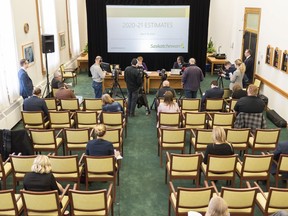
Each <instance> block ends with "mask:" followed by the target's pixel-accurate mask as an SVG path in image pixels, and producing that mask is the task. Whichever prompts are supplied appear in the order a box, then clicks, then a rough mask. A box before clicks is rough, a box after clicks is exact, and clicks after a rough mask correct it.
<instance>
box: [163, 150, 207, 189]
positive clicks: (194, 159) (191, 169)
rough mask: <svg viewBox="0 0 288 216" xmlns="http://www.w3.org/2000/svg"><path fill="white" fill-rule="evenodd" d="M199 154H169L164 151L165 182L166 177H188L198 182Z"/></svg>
mask: <svg viewBox="0 0 288 216" xmlns="http://www.w3.org/2000/svg"><path fill="white" fill-rule="evenodd" d="M201 161H202V156H201V154H170V153H169V152H166V171H165V184H167V179H168V178H169V181H172V180H174V179H189V180H193V181H195V182H196V187H199V184H200V164H201Z"/></svg>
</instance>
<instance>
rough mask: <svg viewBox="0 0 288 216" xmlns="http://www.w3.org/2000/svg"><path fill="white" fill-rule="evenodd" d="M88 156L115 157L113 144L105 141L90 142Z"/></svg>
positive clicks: (87, 148)
mask: <svg viewBox="0 0 288 216" xmlns="http://www.w3.org/2000/svg"><path fill="white" fill-rule="evenodd" d="M86 155H91V156H108V155H114V148H113V144H112V143H111V142H109V141H107V140H103V139H94V140H90V141H89V142H88V143H87V146H86Z"/></svg>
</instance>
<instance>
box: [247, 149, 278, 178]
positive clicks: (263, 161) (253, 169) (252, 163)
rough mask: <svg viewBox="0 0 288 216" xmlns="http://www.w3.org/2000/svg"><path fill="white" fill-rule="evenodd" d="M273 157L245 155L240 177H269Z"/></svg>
mask: <svg viewBox="0 0 288 216" xmlns="http://www.w3.org/2000/svg"><path fill="white" fill-rule="evenodd" d="M272 157H273V155H249V154H245V155H244V159H243V167H242V175H241V176H243V173H244V172H246V173H247V174H249V173H250V174H251V175H252V174H255V175H257V174H261V175H262V176H263V175H266V176H267V175H269V170H270V167H271V163H272V159H273V158H272Z"/></svg>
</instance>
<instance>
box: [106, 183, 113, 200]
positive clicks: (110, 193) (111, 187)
mask: <svg viewBox="0 0 288 216" xmlns="http://www.w3.org/2000/svg"><path fill="white" fill-rule="evenodd" d="M109 196H113V184H112V183H111V184H110V185H109V188H108V190H107V199H108V198H109Z"/></svg>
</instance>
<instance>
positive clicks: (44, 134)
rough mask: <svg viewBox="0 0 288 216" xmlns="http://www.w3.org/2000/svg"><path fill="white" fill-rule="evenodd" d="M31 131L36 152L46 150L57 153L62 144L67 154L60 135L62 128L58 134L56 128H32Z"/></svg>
mask: <svg viewBox="0 0 288 216" xmlns="http://www.w3.org/2000/svg"><path fill="white" fill-rule="evenodd" d="M29 132H30V137H31V140H32V144H33V149H34V152H35V153H38V152H42V151H45V152H54V153H55V155H57V154H58V149H59V148H60V147H61V146H62V147H63V154H65V149H64V144H63V139H62V138H61V137H60V135H61V134H62V130H60V131H59V132H58V133H57V134H56V131H55V129H38V130H37V129H30V130H29Z"/></svg>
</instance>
